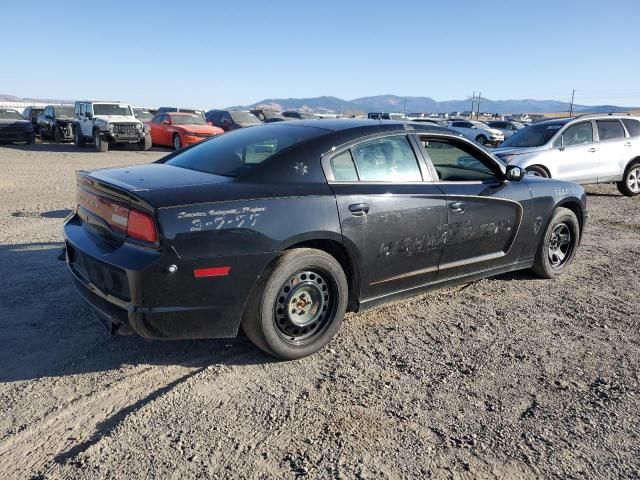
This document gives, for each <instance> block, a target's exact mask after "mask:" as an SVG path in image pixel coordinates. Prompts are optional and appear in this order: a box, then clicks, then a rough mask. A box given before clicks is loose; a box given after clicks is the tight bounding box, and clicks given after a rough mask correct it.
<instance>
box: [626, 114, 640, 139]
mask: <svg viewBox="0 0 640 480" xmlns="http://www.w3.org/2000/svg"><path fill="white" fill-rule="evenodd" d="M622 123H624V126H625V127H627V132H629V136H630V137H640V122H639V121H638V120H632V119H630V118H624V119H623V120H622Z"/></svg>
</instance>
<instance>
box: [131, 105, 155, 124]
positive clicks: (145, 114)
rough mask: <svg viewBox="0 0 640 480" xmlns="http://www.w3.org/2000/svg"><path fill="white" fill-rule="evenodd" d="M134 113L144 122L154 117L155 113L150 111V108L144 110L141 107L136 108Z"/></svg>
mask: <svg viewBox="0 0 640 480" xmlns="http://www.w3.org/2000/svg"><path fill="white" fill-rule="evenodd" d="M133 114H134V115H135V116H136V118H137V119H138V120H140V121H142V122H148V121H149V120H151V119H152V118H153V114H152V113H151V112H149V111H148V110H142V109H139V108H134V109H133Z"/></svg>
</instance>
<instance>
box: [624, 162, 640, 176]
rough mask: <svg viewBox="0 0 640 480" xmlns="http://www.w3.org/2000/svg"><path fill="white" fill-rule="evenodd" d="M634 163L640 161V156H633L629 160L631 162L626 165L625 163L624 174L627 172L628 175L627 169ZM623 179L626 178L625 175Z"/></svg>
mask: <svg viewBox="0 0 640 480" xmlns="http://www.w3.org/2000/svg"><path fill="white" fill-rule="evenodd" d="M634 163H640V157H635V158H632V159H631V160H629V162H627V164H626V165H625V167H624V174H625V175H626V173H627V169H628V168H629V167H630V166H631V165H633V164H634ZM623 180H624V177H623Z"/></svg>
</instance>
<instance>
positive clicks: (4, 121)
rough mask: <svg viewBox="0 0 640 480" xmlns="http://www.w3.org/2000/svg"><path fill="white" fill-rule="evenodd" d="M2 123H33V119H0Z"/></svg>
mask: <svg viewBox="0 0 640 480" xmlns="http://www.w3.org/2000/svg"><path fill="white" fill-rule="evenodd" d="M0 125H3V126H6V125H31V120H13V119H8V118H6V119H0Z"/></svg>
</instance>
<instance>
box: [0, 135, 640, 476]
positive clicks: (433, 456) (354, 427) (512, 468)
mask: <svg viewBox="0 0 640 480" xmlns="http://www.w3.org/2000/svg"><path fill="white" fill-rule="evenodd" d="M163 154H164V153H163V152H161V151H157V152H154V151H152V152H134V151H112V152H109V153H108V154H99V153H94V152H92V151H90V150H88V149H83V150H79V149H76V148H75V147H73V146H71V145H69V146H55V145H34V146H31V147H0V199H1V204H0V265H2V272H3V273H2V276H1V277H0V327H1V328H2V330H1V333H0V477H2V478H3V479H7V478H47V479H48V478H92V479H93V478H101V477H105V478H126V479H132V478H175V479H181V478H189V477H194V478H208V477H214V478H295V477H302V476H307V477H308V478H514V479H517V478H558V479H561V478H562V479H565V478H576V479H579V478H640V313H639V312H640V294H639V292H640V213H639V209H640V198H636V199H629V198H624V197H622V196H620V195H619V194H618V192H617V190H616V189H615V188H614V187H611V186H602V187H590V188H589V192H590V195H589V198H588V202H589V212H590V219H589V224H588V229H587V232H586V235H585V237H584V241H583V245H582V247H581V248H580V250H579V252H578V258H577V261H576V262H575V263H574V264H573V266H572V267H571V269H570V271H569V272H568V274H567V275H565V276H564V277H562V278H561V279H559V280H556V281H548V280H538V279H535V278H533V277H531V276H529V275H528V274H526V273H517V274H509V275H504V276H501V277H498V278H494V279H490V280H483V281H480V282H476V283H472V284H468V285H464V286H461V287H456V288H451V289H447V290H441V291H438V292H435V293H432V294H428V295H423V296H420V297H416V298H413V299H411V300H408V301H404V302H399V303H395V304H392V305H389V306H385V307H383V308H378V309H375V310H371V311H368V312H366V313H362V314H358V315H351V316H349V317H348V318H347V320H346V322H345V324H344V325H343V328H342V330H341V332H340V333H339V335H338V337H337V338H336V339H335V340H334V341H333V342H332V343H331V344H330V346H329V348H327V349H325V350H323V351H322V352H320V353H319V354H316V355H314V356H313V357H311V358H307V359H304V360H301V361H297V362H289V363H281V362H275V361H273V360H272V359H270V358H269V357H267V356H265V355H263V354H262V353H261V352H259V351H258V350H257V349H255V348H254V347H253V346H251V344H250V343H249V342H248V341H247V340H246V339H244V338H240V339H237V340H231V341H226V340H225V341H185V342H152V341H147V340H144V339H141V338H137V337H119V338H111V337H109V335H108V334H107V333H106V331H105V330H103V328H102V327H101V326H100V325H99V324H97V323H95V322H94V321H93V320H92V319H91V317H90V315H89V312H88V310H87V308H86V307H85V306H84V305H83V304H82V303H81V301H80V299H78V298H77V296H76V295H75V293H74V291H73V290H72V287H71V283H70V281H69V278H68V276H67V273H66V271H65V266H64V263H63V262H60V261H58V260H57V256H58V254H59V252H60V247H61V240H62V234H61V222H62V219H63V218H64V216H65V215H66V213H67V211H68V209H70V208H71V207H72V206H73V202H74V191H73V186H74V176H73V172H74V170H76V169H80V168H97V167H101V166H109V165H120V164H130V163H142V162H148V161H153V160H155V159H157V158H159V157H160V156H162V155H163Z"/></svg>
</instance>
